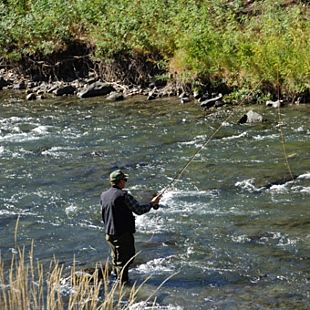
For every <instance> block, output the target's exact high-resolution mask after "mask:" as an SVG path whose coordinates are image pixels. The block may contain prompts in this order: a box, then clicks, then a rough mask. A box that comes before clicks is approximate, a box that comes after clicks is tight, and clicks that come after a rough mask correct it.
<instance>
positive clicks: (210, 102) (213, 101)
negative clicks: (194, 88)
mask: <svg viewBox="0 0 310 310" xmlns="http://www.w3.org/2000/svg"><path fill="white" fill-rule="evenodd" d="M222 97H223V95H222V94H221V93H220V94H218V96H216V97H213V98H210V99H206V100H204V101H201V102H200V106H201V107H202V108H206V109H209V108H211V107H213V106H214V105H215V104H217V105H218V106H220V105H221V103H220V99H222Z"/></svg>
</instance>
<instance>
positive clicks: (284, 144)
mask: <svg viewBox="0 0 310 310" xmlns="http://www.w3.org/2000/svg"><path fill="white" fill-rule="evenodd" d="M277 88H278V89H277V91H278V101H279V104H278V108H277V111H278V126H279V131H280V141H281V145H282V150H283V154H284V160H285V165H286V167H287V169H288V172H289V174H290V177H291V179H292V180H294V176H293V173H292V169H291V167H290V164H289V162H288V155H287V151H286V142H285V135H284V131H283V129H282V124H284V123H283V120H282V117H281V112H280V105H281V102H280V84H279V69H277Z"/></svg>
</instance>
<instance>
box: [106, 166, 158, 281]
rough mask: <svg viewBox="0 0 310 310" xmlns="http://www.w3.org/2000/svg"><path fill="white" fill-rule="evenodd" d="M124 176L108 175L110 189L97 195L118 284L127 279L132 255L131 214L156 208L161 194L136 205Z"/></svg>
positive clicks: (133, 231)
mask: <svg viewBox="0 0 310 310" xmlns="http://www.w3.org/2000/svg"><path fill="white" fill-rule="evenodd" d="M127 179H128V175H127V174H125V173H123V172H122V171H121V170H116V171H113V172H112V173H111V174H110V183H111V188H110V189H108V190H107V191H105V192H103V193H102V194H101V196H100V204H101V207H102V220H103V222H104V224H105V232H106V240H107V242H108V244H109V246H110V247H111V257H112V265H113V271H114V272H115V273H116V275H117V277H118V278H119V279H120V281H121V283H126V282H128V267H129V265H130V264H132V262H133V256H134V255H135V241H134V235H133V234H134V233H135V231H136V228H135V217H134V216H133V213H135V214H138V215H140V214H143V213H146V212H149V211H150V210H151V209H152V208H154V209H155V210H156V209H158V206H159V205H158V204H159V201H160V198H161V195H157V196H155V197H154V198H153V199H152V200H151V201H150V202H149V203H147V204H140V203H139V202H138V201H137V200H136V199H135V198H134V197H133V196H131V195H130V194H129V193H127V192H126V191H125V190H123V189H124V188H125V184H126V182H127Z"/></svg>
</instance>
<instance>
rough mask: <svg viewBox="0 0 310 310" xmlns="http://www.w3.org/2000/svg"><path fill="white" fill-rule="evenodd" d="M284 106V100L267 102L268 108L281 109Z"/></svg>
mask: <svg viewBox="0 0 310 310" xmlns="http://www.w3.org/2000/svg"><path fill="white" fill-rule="evenodd" d="M282 105H283V100H276V101H272V100H267V101H266V107H272V108H280V107H281V106H282Z"/></svg>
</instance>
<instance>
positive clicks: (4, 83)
mask: <svg viewBox="0 0 310 310" xmlns="http://www.w3.org/2000/svg"><path fill="white" fill-rule="evenodd" d="M10 84H11V83H10V82H9V81H7V80H6V79H4V78H3V76H0V90H2V88H3V87H6V86H8V85H10Z"/></svg>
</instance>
